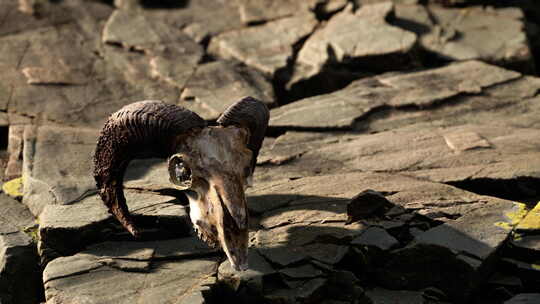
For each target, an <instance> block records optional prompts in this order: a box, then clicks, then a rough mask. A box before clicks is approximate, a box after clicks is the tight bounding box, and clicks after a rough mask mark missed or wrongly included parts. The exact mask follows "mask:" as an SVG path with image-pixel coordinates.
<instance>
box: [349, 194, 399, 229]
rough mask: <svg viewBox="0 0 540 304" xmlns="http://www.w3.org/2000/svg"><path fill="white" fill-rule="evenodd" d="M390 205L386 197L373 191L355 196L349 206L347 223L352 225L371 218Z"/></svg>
mask: <svg viewBox="0 0 540 304" xmlns="http://www.w3.org/2000/svg"><path fill="white" fill-rule="evenodd" d="M391 206H392V203H390V202H389V201H388V200H387V199H386V198H385V197H384V195H382V194H381V193H379V192H376V191H373V190H365V191H362V192H360V193H358V194H357V195H355V196H354V197H353V198H352V199H351V201H350V202H349V203H348V204H347V222H348V223H352V222H356V221H358V220H360V219H363V218H367V217H370V216H372V215H374V214H375V213H377V212H378V211H381V209H383V208H385V207H387V208H390V207H391Z"/></svg>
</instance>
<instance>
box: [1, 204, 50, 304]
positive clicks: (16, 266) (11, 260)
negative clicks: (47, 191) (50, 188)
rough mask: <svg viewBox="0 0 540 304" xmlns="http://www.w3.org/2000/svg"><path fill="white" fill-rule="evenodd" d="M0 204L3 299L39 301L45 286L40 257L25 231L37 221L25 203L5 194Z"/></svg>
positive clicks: (7, 300) (22, 301)
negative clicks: (42, 280)
mask: <svg viewBox="0 0 540 304" xmlns="http://www.w3.org/2000/svg"><path fill="white" fill-rule="evenodd" d="M0 208H1V209H2V213H1V214H0V302H2V303H6V304H15V303H22V304H25V303H29V304H30V303H38V302H39V301H40V298H41V295H42V289H43V288H42V285H41V284H42V283H41V272H40V266H39V257H38V254H37V250H36V244H35V241H34V240H33V239H32V237H31V236H30V235H27V234H26V233H25V232H23V231H25V229H26V228H27V227H31V226H33V225H34V218H33V216H32V214H31V213H30V212H29V211H28V209H26V207H24V205H22V204H20V203H19V202H17V201H14V200H13V199H11V198H9V197H7V196H5V195H3V194H1V195H0ZM27 231H30V230H27Z"/></svg>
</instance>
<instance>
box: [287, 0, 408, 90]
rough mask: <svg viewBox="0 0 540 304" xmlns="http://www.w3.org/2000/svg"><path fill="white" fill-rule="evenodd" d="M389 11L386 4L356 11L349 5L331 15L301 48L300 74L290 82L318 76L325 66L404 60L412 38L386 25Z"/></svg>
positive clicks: (391, 8)
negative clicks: (351, 62)
mask: <svg viewBox="0 0 540 304" xmlns="http://www.w3.org/2000/svg"><path fill="white" fill-rule="evenodd" d="M393 9H394V8H393V5H392V3H390V2H385V3H380V4H373V5H366V6H363V7H361V8H360V9H359V10H357V11H356V12H353V10H352V5H349V6H347V7H346V8H345V10H343V11H342V12H340V13H338V14H336V15H335V16H333V17H332V18H331V19H330V20H329V21H328V23H326V24H325V25H324V26H323V27H322V28H320V29H318V30H317V31H316V32H315V33H314V34H313V35H311V36H310V37H309V38H308V40H307V41H306V43H305V44H304V45H303V46H302V49H301V50H300V52H299V53H298V59H297V65H299V66H301V67H300V68H297V70H301V71H302V73H301V75H298V74H297V75H295V76H294V79H293V82H295V81H299V80H300V79H308V78H310V77H312V76H314V75H317V74H319V73H320V72H321V71H322V69H323V67H325V65H328V64H335V63H347V62H348V61H353V60H362V59H368V58H370V57H371V58H372V57H381V59H380V60H379V61H377V62H378V65H381V63H380V62H381V61H382V62H384V60H388V57H394V58H399V57H401V58H402V60H403V58H407V57H408V55H407V54H408V52H409V51H410V50H411V48H412V47H413V45H414V43H415V41H416V35H415V34H414V33H412V32H408V31H405V30H402V29H400V28H397V27H394V26H391V25H390V24H388V23H387V22H386V20H385V19H386V17H387V16H388V15H389V14H391V13H393ZM385 56H386V57H387V58H386V59H384V58H385ZM383 64H384V63H383Z"/></svg>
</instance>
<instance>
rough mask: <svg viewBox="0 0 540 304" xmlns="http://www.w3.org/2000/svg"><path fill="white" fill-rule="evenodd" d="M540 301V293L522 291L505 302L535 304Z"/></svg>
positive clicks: (509, 303) (510, 303) (506, 303)
mask: <svg viewBox="0 0 540 304" xmlns="http://www.w3.org/2000/svg"><path fill="white" fill-rule="evenodd" d="M538 301H540V293H521V294H518V295H516V296H514V297H512V298H511V299H510V300H508V301H506V302H504V304H533V303H538Z"/></svg>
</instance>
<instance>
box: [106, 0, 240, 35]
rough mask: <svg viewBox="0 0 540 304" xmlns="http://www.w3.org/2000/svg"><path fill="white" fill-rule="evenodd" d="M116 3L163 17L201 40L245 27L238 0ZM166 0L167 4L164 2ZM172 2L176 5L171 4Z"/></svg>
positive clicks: (124, 0)
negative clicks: (236, 0) (236, 1)
mask: <svg viewBox="0 0 540 304" xmlns="http://www.w3.org/2000/svg"><path fill="white" fill-rule="evenodd" d="M115 2H117V3H116V4H115V5H116V6H117V7H118V8H120V9H124V10H135V11H137V12H139V13H140V14H144V15H146V16H147V18H149V19H154V20H161V21H163V22H165V23H166V24H167V25H168V26H170V27H172V28H176V29H178V30H181V31H183V32H184V33H186V34H187V35H189V36H190V37H191V38H192V39H193V40H195V41H196V42H197V43H204V42H205V41H207V40H208V39H210V38H211V37H213V36H215V35H217V34H219V33H222V32H227V31H230V30H233V29H237V28H240V27H242V22H241V20H240V13H239V11H238V6H237V4H236V3H235V2H232V3H231V2H223V1H219V0H211V1H193V2H185V3H184V2H176V1H169V2H170V3H168V4H167V3H165V2H167V1H165V2H154V1H137V0H116V1H115ZM164 3H165V4H164ZM171 6H172V7H171Z"/></svg>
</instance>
